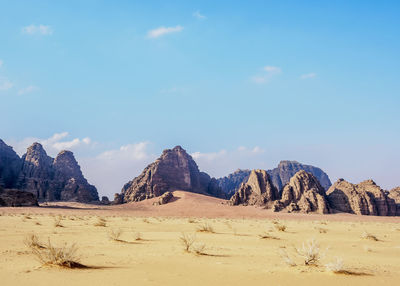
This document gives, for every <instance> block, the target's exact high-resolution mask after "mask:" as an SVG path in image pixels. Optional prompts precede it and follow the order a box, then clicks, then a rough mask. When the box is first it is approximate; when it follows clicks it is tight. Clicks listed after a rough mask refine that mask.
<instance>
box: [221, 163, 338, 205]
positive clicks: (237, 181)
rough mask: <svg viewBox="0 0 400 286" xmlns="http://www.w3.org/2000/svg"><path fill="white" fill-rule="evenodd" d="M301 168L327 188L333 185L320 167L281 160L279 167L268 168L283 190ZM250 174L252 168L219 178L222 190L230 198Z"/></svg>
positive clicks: (279, 187) (274, 183)
mask: <svg viewBox="0 0 400 286" xmlns="http://www.w3.org/2000/svg"><path fill="white" fill-rule="evenodd" d="M301 170H304V171H306V172H308V173H311V174H313V176H314V177H316V178H317V179H318V181H319V182H320V184H321V186H322V187H323V188H324V189H325V190H327V189H328V188H329V187H330V186H331V181H330V180H329V177H328V175H327V174H326V173H325V172H324V171H322V170H321V169H320V168H317V167H314V166H310V165H305V164H301V163H299V162H296V161H281V162H280V163H279V165H278V167H277V168H275V169H272V170H267V173H268V175H269V176H270V178H271V182H272V184H273V185H274V186H275V187H276V188H277V189H278V191H279V192H281V191H282V188H283V186H284V185H285V184H287V183H288V182H289V180H290V178H291V177H293V176H294V175H295V174H296V173H297V172H298V171H301ZM249 175H250V170H240V169H239V170H237V171H235V172H234V173H232V174H230V175H228V176H226V177H223V178H219V179H217V182H218V185H219V186H220V187H221V189H222V191H223V192H224V193H225V194H226V195H227V197H228V198H229V197H231V196H232V195H233V194H234V193H235V192H236V191H237V190H238V189H239V187H240V185H241V184H242V183H244V182H246V181H247V179H248V178H249Z"/></svg>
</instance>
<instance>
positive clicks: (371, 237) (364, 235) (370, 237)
mask: <svg viewBox="0 0 400 286" xmlns="http://www.w3.org/2000/svg"><path fill="white" fill-rule="evenodd" d="M361 238H363V239H368V240H373V241H379V239H378V238H377V237H376V236H375V235H373V234H371V233H369V232H366V231H364V232H363V233H362V234H361Z"/></svg>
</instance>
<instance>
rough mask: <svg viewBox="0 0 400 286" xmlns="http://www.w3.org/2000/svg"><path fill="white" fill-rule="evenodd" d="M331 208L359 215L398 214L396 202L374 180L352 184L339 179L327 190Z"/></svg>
mask: <svg viewBox="0 0 400 286" xmlns="http://www.w3.org/2000/svg"><path fill="white" fill-rule="evenodd" d="M327 195H328V201H329V205H330V206H331V208H333V209H335V210H337V211H340V212H348V213H354V214H359V215H379V216H393V215H396V203H395V201H394V200H393V199H392V198H390V197H389V196H388V195H387V194H386V193H385V191H383V190H382V189H381V188H380V187H379V186H378V185H376V183H375V182H374V181H373V180H366V181H363V182H361V183H359V184H351V183H349V182H347V181H346V180H344V179H339V180H338V181H337V182H336V183H334V184H333V185H332V186H331V187H330V188H329V190H328V191H327Z"/></svg>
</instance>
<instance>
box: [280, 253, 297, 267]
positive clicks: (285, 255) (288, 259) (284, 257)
mask: <svg viewBox="0 0 400 286" xmlns="http://www.w3.org/2000/svg"><path fill="white" fill-rule="evenodd" d="M279 254H280V256H281V258H282V260H283V262H284V263H285V264H287V265H289V266H291V267H293V266H296V262H294V260H293V259H292V258H291V257H290V256H289V254H288V253H287V251H286V250H284V249H281V250H280V251H279Z"/></svg>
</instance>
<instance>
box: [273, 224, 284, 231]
mask: <svg viewBox="0 0 400 286" xmlns="http://www.w3.org/2000/svg"><path fill="white" fill-rule="evenodd" d="M274 226H275V229H276V230H277V231H286V225H284V224H281V223H277V224H274Z"/></svg>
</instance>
